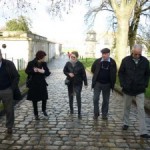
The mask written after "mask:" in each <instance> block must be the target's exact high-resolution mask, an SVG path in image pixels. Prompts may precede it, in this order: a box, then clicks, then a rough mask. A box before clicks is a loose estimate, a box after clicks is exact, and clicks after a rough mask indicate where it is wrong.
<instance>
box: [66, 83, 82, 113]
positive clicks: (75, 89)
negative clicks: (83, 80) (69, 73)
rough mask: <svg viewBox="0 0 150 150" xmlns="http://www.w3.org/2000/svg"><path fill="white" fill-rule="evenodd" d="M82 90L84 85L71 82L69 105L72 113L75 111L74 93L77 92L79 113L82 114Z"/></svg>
mask: <svg viewBox="0 0 150 150" xmlns="http://www.w3.org/2000/svg"><path fill="white" fill-rule="evenodd" d="M81 90H82V85H73V84H70V85H69V86H68V96H69V107H70V112H71V113H73V95H74V93H75V94H76V100H77V106H78V114H81Z"/></svg>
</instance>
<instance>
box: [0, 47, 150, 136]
mask: <svg viewBox="0 0 150 150" xmlns="http://www.w3.org/2000/svg"><path fill="white" fill-rule="evenodd" d="M101 54H102V56H101V57H100V58H99V59H96V60H95V61H94V63H93V65H92V67H91V72H92V73H93V78H92V88H93V89H94V96H93V105H94V116H93V119H95V120H97V119H98V117H99V116H100V110H99V100H100V94H101V92H102V96H103V101H102V107H101V114H102V119H104V120H107V119H108V111H109V99H110V92H111V90H112V91H113V89H114V85H115V82H116V75H117V66H116V62H115V60H114V59H112V58H111V57H110V49H108V48H104V49H102V50H101ZM78 56H79V55H78V52H77V51H73V52H72V53H71V54H70V57H69V61H68V62H67V63H66V64H65V66H64V69H63V72H64V74H65V75H66V80H67V87H68V98H69V108H70V114H73V113H74V109H73V98H74V95H76V99H77V106H78V117H79V118H81V117H82V114H81V91H82V86H83V83H84V86H85V87H86V88H87V86H88V83H87V76H86V71H85V68H84V66H83V64H82V63H81V62H80V61H79V60H78ZM45 57H46V53H45V52H44V51H42V50H40V51H38V52H37V53H36V55H35V58H34V60H32V61H30V62H28V65H27V67H26V69H25V72H26V73H27V75H28V80H30V84H28V88H29V90H28V94H27V99H28V100H31V101H32V104H33V110H34V116H35V119H36V120H39V115H38V106H37V104H38V101H42V112H43V114H44V116H48V114H47V112H46V103H47V99H48V92H47V86H48V84H47V82H46V79H45V78H46V77H47V76H49V75H50V74H51V72H50V71H49V69H48V67H47V63H46V62H45ZM10 72H11V76H10ZM118 76H119V80H120V85H121V87H122V91H123V93H124V96H123V102H124V114H123V127H122V129H123V130H127V129H128V128H129V114H130V107H131V103H132V98H133V97H135V98H136V103H137V110H138V117H139V122H140V136H141V137H143V138H150V135H148V131H147V128H146V123H145V111H144V92H145V89H146V88H147V87H148V82H149V76H150V72H149V61H148V60H147V59H146V58H145V57H144V56H142V46H141V45H134V47H133V50H132V54H131V55H130V56H127V57H125V58H124V59H123V60H122V62H121V66H120V68H119V70H118ZM18 82H19V74H18V72H17V70H16V68H15V65H14V64H13V62H11V61H9V60H6V59H3V58H2V53H1V51H0V99H1V100H2V102H3V104H4V108H5V110H6V128H7V132H8V133H12V128H13V124H14V108H13V91H14V89H15V88H16V86H17V85H18Z"/></svg>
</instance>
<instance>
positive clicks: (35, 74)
mask: <svg viewBox="0 0 150 150" xmlns="http://www.w3.org/2000/svg"><path fill="white" fill-rule="evenodd" d="M45 56H46V53H45V52H44V51H41V50H40V51H38V52H37V53H36V57H35V59H33V60H32V61H30V62H28V65H27V68H26V70H25V72H26V73H27V74H28V79H29V80H30V84H29V83H28V88H29V90H28V95H27V100H31V101H32V103H33V108H34V115H35V119H36V120H39V115H38V106H37V103H38V101H42V111H43V114H44V116H48V115H47V112H46V103H47V99H48V92H47V86H48V84H47V83H46V80H45V78H46V77H47V76H49V75H50V73H51V72H50V71H49V69H48V67H47V63H46V62H45Z"/></svg>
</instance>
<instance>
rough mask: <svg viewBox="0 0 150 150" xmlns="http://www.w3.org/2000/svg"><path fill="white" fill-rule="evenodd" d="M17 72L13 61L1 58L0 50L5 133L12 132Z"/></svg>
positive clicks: (0, 85)
mask: <svg viewBox="0 0 150 150" xmlns="http://www.w3.org/2000/svg"><path fill="white" fill-rule="evenodd" d="M18 82H19V74H18V71H17V70H16V67H15V65H14V63H13V62H11V61H9V60H6V59H3V58H2V53H1V51H0V100H2V102H3V105H4V109H5V111H6V128H7V133H9V134H11V133H12V127H13V124H14V108H13V91H14V90H15V89H16V88H17V85H18Z"/></svg>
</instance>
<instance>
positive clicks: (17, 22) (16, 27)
mask: <svg viewBox="0 0 150 150" xmlns="http://www.w3.org/2000/svg"><path fill="white" fill-rule="evenodd" d="M30 26H31V25H30V21H29V19H27V18H25V17H24V16H20V17H18V19H12V20H9V21H8V22H7V23H6V30H7V31H25V32H31V31H30V29H29V27H30Z"/></svg>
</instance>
